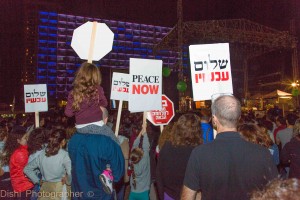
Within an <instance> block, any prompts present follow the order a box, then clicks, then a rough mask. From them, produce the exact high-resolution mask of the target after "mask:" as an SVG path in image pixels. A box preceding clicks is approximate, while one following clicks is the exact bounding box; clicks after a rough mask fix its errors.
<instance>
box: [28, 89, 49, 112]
mask: <svg viewBox="0 0 300 200" xmlns="http://www.w3.org/2000/svg"><path fill="white" fill-rule="evenodd" d="M47 96H48V95H47V85H46V84H32V85H24V103H25V112H26V113H28V112H41V111H48V97H47Z"/></svg>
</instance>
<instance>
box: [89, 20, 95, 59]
mask: <svg viewBox="0 0 300 200" xmlns="http://www.w3.org/2000/svg"><path fill="white" fill-rule="evenodd" d="M96 32H97V22H93V28H92V34H91V42H90V49H89V54H88V61H87V62H88V63H93V54H94V46H95V39H96Z"/></svg>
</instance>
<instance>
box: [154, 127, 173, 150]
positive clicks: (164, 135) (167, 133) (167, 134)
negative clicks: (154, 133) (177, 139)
mask: <svg viewBox="0 0 300 200" xmlns="http://www.w3.org/2000/svg"><path fill="white" fill-rule="evenodd" d="M173 125H174V123H172V122H170V123H169V124H168V125H167V126H166V127H165V128H164V129H163V131H162V132H161V134H160V136H159V139H158V147H159V149H162V147H163V146H164V144H165V143H166V141H170V140H171V137H172V134H171V133H172V128H173Z"/></svg>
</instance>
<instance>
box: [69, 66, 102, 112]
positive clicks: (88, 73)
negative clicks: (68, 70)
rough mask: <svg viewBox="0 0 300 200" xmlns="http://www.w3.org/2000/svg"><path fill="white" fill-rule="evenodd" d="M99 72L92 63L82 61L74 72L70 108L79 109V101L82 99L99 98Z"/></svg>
mask: <svg viewBox="0 0 300 200" xmlns="http://www.w3.org/2000/svg"><path fill="white" fill-rule="evenodd" d="M101 80H102V77H101V73H100V70H99V69H98V67H97V66H96V65H94V64H91V63H87V62H84V63H83V64H82V65H81V66H80V68H79V69H78V71H77V72H76V75H75V79H74V82H73V90H72V91H71V95H73V98H74V102H73V104H72V108H73V109H74V110H79V109H80V103H81V102H82V101H83V99H86V100H89V101H91V100H94V101H97V100H99V99H97V98H99V96H98V91H97V87H98V86H99V85H100V84H101Z"/></svg>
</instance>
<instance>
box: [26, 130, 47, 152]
mask: <svg viewBox="0 0 300 200" xmlns="http://www.w3.org/2000/svg"><path fill="white" fill-rule="evenodd" d="M46 134H47V132H46V129H44V128H36V129H34V130H33V131H31V133H30V135H29V138H28V142H27V145H28V152H29V154H33V153H35V152H37V151H39V150H42V149H43V147H44V145H45V144H46V143H47V137H46Z"/></svg>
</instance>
